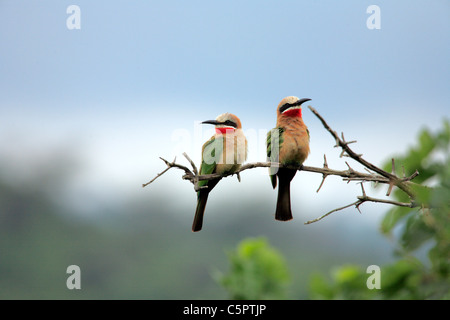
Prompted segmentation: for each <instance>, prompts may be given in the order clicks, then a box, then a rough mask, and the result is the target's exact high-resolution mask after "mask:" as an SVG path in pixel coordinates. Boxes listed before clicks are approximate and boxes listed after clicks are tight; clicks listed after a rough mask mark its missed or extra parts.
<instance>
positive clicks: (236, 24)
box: [0, 0, 450, 220]
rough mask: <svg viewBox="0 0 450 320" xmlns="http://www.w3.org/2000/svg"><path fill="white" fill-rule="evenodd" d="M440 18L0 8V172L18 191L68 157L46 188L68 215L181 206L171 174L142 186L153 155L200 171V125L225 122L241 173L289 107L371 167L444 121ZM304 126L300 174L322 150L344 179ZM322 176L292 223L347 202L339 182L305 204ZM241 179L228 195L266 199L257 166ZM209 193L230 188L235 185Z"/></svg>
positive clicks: (430, 6)
mask: <svg viewBox="0 0 450 320" xmlns="http://www.w3.org/2000/svg"><path fill="white" fill-rule="evenodd" d="M71 4H76V5H78V6H79V7H80V9H81V29H80V30H68V29H67V27H66V19H67V18H68V16H69V15H68V14H67V13H66V8H67V7H68V6H69V5H71ZM371 4H376V5H378V6H379V7H380V9H381V29H380V30H369V29H368V28H367V27H366V20H367V18H368V17H369V14H367V13H366V9H367V7H368V6H369V5H371ZM449 13H450V3H449V2H448V1H446V0H442V1H439V0H435V1H376V2H373V1H345V2H336V1H320V2H319V1H282V2H275V1H245V2H242V1H227V2H217V1H189V2H186V1H114V2H112V1H81V0H80V1H6V0H4V1H0V43H1V44H2V49H1V50H0V112H1V118H0V145H1V149H0V156H1V159H2V163H3V166H4V168H6V169H5V171H6V172H5V174H6V175H8V174H9V176H10V178H11V180H12V181H15V182H16V183H20V181H21V179H23V180H24V181H25V180H26V178H28V177H30V176H39V174H41V171H40V170H39V169H38V168H40V166H42V165H43V164H44V163H46V162H48V161H49V160H50V159H49V158H51V159H53V158H54V157H55V154H56V155H59V156H60V157H61V161H64V159H65V158H64V155H65V154H70V155H71V156H74V157H75V158H76V159H77V161H78V164H77V169H76V170H74V171H71V169H68V171H69V172H71V176H70V179H69V180H68V181H66V184H64V185H63V186H61V188H59V190H60V192H61V194H64V195H65V198H64V199H65V200H64V201H67V202H68V203H71V202H72V203H74V204H77V205H80V204H81V203H82V204H83V205H86V206H89V203H90V202H92V203H95V202H98V201H100V202H102V201H108V202H113V203H114V201H121V199H126V198H129V197H142V198H145V197H146V196H148V194H149V193H151V192H154V190H155V189H158V190H159V189H164V188H165V187H167V186H169V185H171V188H172V189H171V190H174V192H176V193H177V196H178V197H179V198H180V203H183V204H184V205H185V207H189V208H190V207H192V208H194V206H195V197H194V194H193V192H192V189H191V186H190V185H189V184H188V183H187V182H182V181H181V180H179V179H180V174H181V172H170V173H168V174H167V175H165V176H163V177H162V178H161V179H160V180H159V181H158V182H156V183H155V185H152V186H151V187H148V189H142V188H141V187H140V186H141V184H142V183H144V182H146V181H147V180H149V179H150V178H152V177H153V176H154V175H155V174H156V173H157V172H159V171H161V170H162V169H163V168H164V165H163V164H162V162H160V160H159V159H158V157H159V156H163V157H166V158H168V159H170V160H172V158H173V157H174V156H178V159H180V161H183V159H182V157H181V153H182V152H184V151H186V152H187V153H188V154H190V155H191V157H192V158H193V159H194V160H195V161H196V162H197V163H198V162H199V160H200V148H201V145H202V143H203V142H204V141H205V140H206V139H207V138H208V137H209V135H210V134H211V133H212V131H211V128H204V127H203V128H201V126H200V125H199V124H198V122H199V121H203V120H207V119H212V118H215V117H216V116H217V115H218V114H220V113H223V112H232V113H235V114H237V115H238V116H239V117H240V118H241V120H242V123H243V126H244V130H248V131H247V133H248V138H249V142H250V157H249V161H257V160H264V158H265V156H264V139H263V138H264V135H265V132H266V131H267V130H268V129H270V128H272V127H273V126H274V125H275V118H276V115H275V108H276V106H277V104H278V102H279V101H280V100H281V99H282V98H283V97H285V96H289V95H296V96H298V97H301V98H302V97H307V98H311V99H312V101H311V105H312V106H313V107H315V108H316V109H317V110H318V111H319V112H320V113H321V114H322V115H323V116H324V117H325V118H326V119H327V120H328V122H329V124H330V125H331V126H332V127H333V128H334V129H335V130H337V131H339V132H340V131H344V132H345V134H346V137H347V138H348V139H349V140H353V139H357V140H358V144H356V145H354V149H355V150H356V151H358V152H361V153H363V154H364V156H365V157H366V158H367V159H368V160H369V161H372V162H374V163H375V164H380V163H381V162H382V161H384V160H386V159H389V157H390V156H391V155H392V154H395V153H397V152H402V151H404V150H405V149H406V148H407V147H408V146H409V145H411V144H412V143H413V142H414V141H415V138H416V136H417V132H418V131H419V130H420V129H421V128H423V127H429V128H435V127H439V126H440V124H441V119H442V118H443V117H448V115H449V102H450V90H449V87H450V86H449V85H450V82H449V74H450V62H449V61H450V60H449V56H450V42H449V34H450V20H449V19H448V17H449ZM303 114H304V119H305V122H306V123H307V125H308V127H309V129H310V131H311V150H312V153H311V156H310V157H309V158H308V160H307V162H306V164H307V165H310V166H321V165H322V159H323V154H324V153H326V154H327V156H328V161H329V163H330V166H333V167H334V168H336V169H344V168H346V166H345V163H344V160H343V159H339V158H338V157H337V156H338V155H339V151H338V150H336V149H334V148H333V145H334V141H333V140H332V138H331V137H330V136H329V134H328V133H327V132H326V131H325V130H324V129H323V127H322V126H321V124H320V123H319V121H318V120H317V119H316V118H315V117H314V116H313V114H312V113H311V112H310V111H309V110H308V109H307V108H304V111H303ZM208 130H210V131H208ZM180 135H182V136H183V138H182V137H181V136H180ZM261 137H262V138H261ZM67 166H68V168H69V167H70V164H68V165H67ZM355 168H358V167H357V166H355ZM299 176H300V175H299ZM320 178H321V177H320V176H318V175H317V176H316V175H313V174H306V173H302V174H301V178H296V180H295V186H294V190H296V192H298V193H299V194H304V195H305V198H308V199H310V200H308V202H309V203H308V205H310V206H311V207H318V210H319V211H318V212H315V211H314V212H315V213H311V216H308V217H304V218H303V219H301V220H305V219H309V218H313V217H315V215H317V213H323V211H324V210H327V211H328V210H330V209H332V208H334V207H338V206H341V205H344V204H347V203H349V202H351V201H353V199H354V197H355V193H357V192H359V191H358V190H359V187H358V186H356V187H354V188H353V189H352V186H349V187H348V188H350V189H346V190H348V191H346V192H345V194H342V195H340V194H339V193H338V192H336V188H339V187H340V186H342V183H341V182H340V181H339V179H337V178H336V179H335V180H332V181H330V182H329V184H328V185H327V187H328V189H326V188H324V190H323V191H321V193H322V195H321V194H316V193H315V190H316V188H317V186H318V184H319V183H320ZM243 180H244V181H243V182H242V184H241V188H244V189H245V188H249V189H250V190H258V189H256V188H259V190H258V191H255V194H256V195H258V194H259V193H262V194H263V195H267V197H269V198H270V199H272V200H273V201H275V197H276V194H275V192H273V191H272V190H271V187H270V184H269V182H268V181H269V180H268V178H267V176H266V171H265V170H260V171H258V170H254V171H253V172H247V173H246V174H245V175H244V174H243ZM330 180H331V179H330ZM245 181H247V182H245ZM157 183H158V184H159V185H157ZM333 183H336V184H335V185H334V184H333ZM223 185H224V186H223V187H221V188H223V189H222V190H223V191H224V192H232V191H233V190H236V188H238V187H237V186H236V182H235V181H234V179H233V180H232V179H228V180H227V181H226V182H225V183H223ZM311 186H312V187H311ZM150 188H152V189H150ZM239 190H243V189H239ZM61 194H59V195H58V197H59V198H60V197H61ZM89 199H90V200H89ZM316 199H317V200H316ZM321 199H326V200H327V201H328V202H327V205H326V206H323V201H324V200H321ZM333 199H335V200H336V201H333ZM293 201H294V202H295V201H296V200H295V199H294V200H293ZM299 201H300V200H299ZM301 201H303V202H302V203H304V201H305V199H302V200H301ZM346 201H348V202H346ZM321 205H322V206H321ZM294 206H295V204H294ZM368 207H370V205H368ZM188 215H191V213H190V212H189V214H188ZM189 219H190V217H189Z"/></svg>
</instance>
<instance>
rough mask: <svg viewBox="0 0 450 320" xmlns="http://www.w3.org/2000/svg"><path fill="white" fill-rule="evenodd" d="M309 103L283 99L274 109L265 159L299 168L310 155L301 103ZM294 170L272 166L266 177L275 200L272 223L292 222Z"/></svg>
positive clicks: (297, 99) (300, 100)
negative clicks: (278, 221) (275, 122)
mask: <svg viewBox="0 0 450 320" xmlns="http://www.w3.org/2000/svg"><path fill="white" fill-rule="evenodd" d="M309 100H311V99H299V98H297V97H293V96H290V97H286V98H284V99H283V100H281V102H280V103H279V104H278V107H277V124H276V127H275V128H274V129H272V130H270V131H269V132H268V134H267V159H268V161H270V162H278V163H280V164H281V165H294V166H301V165H302V164H303V162H304V161H305V159H306V158H307V157H308V154H309V131H308V128H307V127H306V125H305V123H304V122H303V119H302V108H301V105H302V103H304V102H306V101H309ZM296 173H297V170H295V169H288V168H282V167H280V168H277V167H274V166H271V167H270V168H269V175H270V179H271V181H272V186H273V188H274V189H275V188H276V186H277V178H278V198H277V207H276V212H275V219H276V220H281V221H287V220H291V219H292V211H291V191H290V186H291V180H292V179H293V178H294V176H295V174H296Z"/></svg>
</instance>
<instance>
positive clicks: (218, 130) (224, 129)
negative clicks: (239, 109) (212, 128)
mask: <svg viewBox="0 0 450 320" xmlns="http://www.w3.org/2000/svg"><path fill="white" fill-rule="evenodd" d="M234 130H236V129H234V128H231V127H220V128H217V127H216V133H217V134H227V133H232V132H234Z"/></svg>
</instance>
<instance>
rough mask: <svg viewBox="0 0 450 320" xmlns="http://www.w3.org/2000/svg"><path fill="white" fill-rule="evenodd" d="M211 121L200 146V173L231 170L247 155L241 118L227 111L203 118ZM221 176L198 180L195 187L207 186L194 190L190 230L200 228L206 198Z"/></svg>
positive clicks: (237, 166) (198, 229) (234, 170)
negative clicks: (212, 129) (210, 129)
mask: <svg viewBox="0 0 450 320" xmlns="http://www.w3.org/2000/svg"><path fill="white" fill-rule="evenodd" d="M202 123H209V124H213V125H215V130H216V133H215V134H214V135H213V136H212V137H211V139H209V140H208V141H206V142H205V144H204V145H203V147H202V164H201V166H200V173H199V174H200V175H207V174H212V173H218V174H226V173H234V172H236V171H237V170H238V169H239V168H240V167H241V166H242V163H243V162H244V161H245V160H246V159H247V139H246V138H245V135H244V133H243V132H242V125H241V121H240V120H239V118H238V117H236V116H235V115H234V114H231V113H224V114H221V115H219V116H218V117H217V118H216V120H208V121H203V122H202ZM220 179H222V178H217V179H214V180H201V181H199V183H198V185H199V187H202V186H207V188H203V189H200V190H199V191H198V192H197V208H196V209H195V216H194V222H193V223H192V231H194V232H196V231H200V230H201V229H202V225H203V215H204V212H205V206H206V201H207V200H208V195H209V193H210V192H211V190H212V189H213V188H214V187H215V186H216V184H217V183H218V182H219V181H220Z"/></svg>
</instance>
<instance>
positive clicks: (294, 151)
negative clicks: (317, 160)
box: [280, 129, 309, 163]
mask: <svg viewBox="0 0 450 320" xmlns="http://www.w3.org/2000/svg"><path fill="white" fill-rule="evenodd" d="M283 138H284V139H283V143H282V145H281V148H280V149H281V150H280V161H281V162H284V163H290V162H292V163H303V162H304V161H305V159H306V157H307V156H308V154H309V137H308V134H307V133H306V130H289V129H288V130H286V131H285V132H284V135H283Z"/></svg>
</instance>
